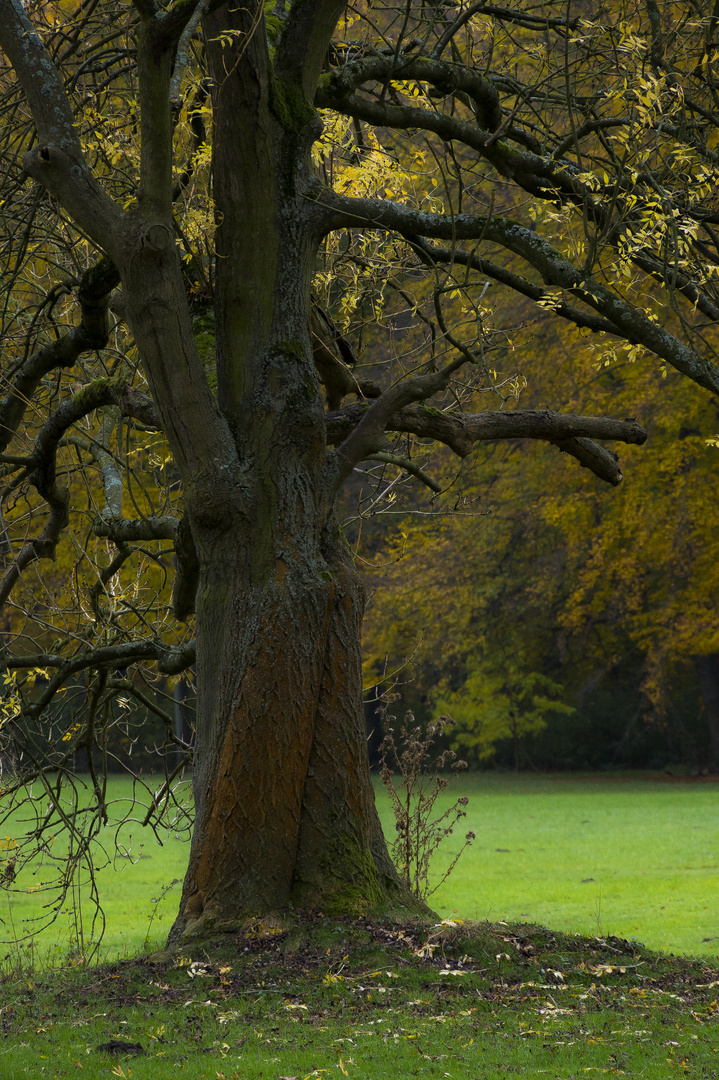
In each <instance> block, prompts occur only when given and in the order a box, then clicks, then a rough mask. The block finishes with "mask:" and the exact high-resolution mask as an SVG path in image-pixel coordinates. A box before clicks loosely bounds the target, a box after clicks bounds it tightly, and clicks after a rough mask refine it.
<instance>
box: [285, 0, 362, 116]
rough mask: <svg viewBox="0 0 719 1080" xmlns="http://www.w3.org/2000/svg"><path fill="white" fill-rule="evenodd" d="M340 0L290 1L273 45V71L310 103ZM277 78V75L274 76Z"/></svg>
mask: <svg viewBox="0 0 719 1080" xmlns="http://www.w3.org/2000/svg"><path fill="white" fill-rule="evenodd" d="M344 8H345V4H344V0H294V3H293V4H292V5H291V7H290V10H289V14H288V17H287V22H286V24H285V27H284V30H283V32H282V36H281V38H280V41H279V43H278V46H277V53H276V57H275V64H274V69H275V72H276V73H277V75H280V76H281V78H282V79H283V80H285V79H286V80H288V81H291V82H294V83H296V84H297V85H298V86H300V87H301V88H302V90H303V92H304V95H305V99H306V100H307V101H308V102H311V101H312V98H313V96H314V93H315V88H316V86H317V80H318V78H319V75H320V71H321V70H322V65H323V63H324V59H325V56H326V54H327V49H328V48H329V44H330V40H331V38H332V33H333V31H334V28H335V26H336V25H337V20H338V19H339V17H340V15H341V14H342V12H343V10H344ZM276 77H277V76H276Z"/></svg>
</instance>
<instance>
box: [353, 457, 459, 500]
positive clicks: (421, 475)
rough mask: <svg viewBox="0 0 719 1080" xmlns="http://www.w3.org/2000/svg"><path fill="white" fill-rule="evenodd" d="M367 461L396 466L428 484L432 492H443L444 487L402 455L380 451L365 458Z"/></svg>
mask: <svg viewBox="0 0 719 1080" xmlns="http://www.w3.org/2000/svg"><path fill="white" fill-rule="evenodd" d="M365 461H381V462H382V463H383V464H385V465H396V466H397V468H398V469H404V471H405V472H408V473H411V474H412V476H416V477H417V479H418V480H421V481H422V483H423V484H426V485H427V487H428V488H431V490H432V491H436V492H437V494H439V492H441V490H442V485H441V484H438V483H437V481H436V480H433V479H432V477H431V476H429V474H428V473H426V472H425V471H424V469H420V467H419V465H415V463H414V462H413V461H410V459H409V458H406V457H403V456H402V455H401V454H390V453H386V452H385V451H378V453H376V454H370V455H369V457H367V458H365Z"/></svg>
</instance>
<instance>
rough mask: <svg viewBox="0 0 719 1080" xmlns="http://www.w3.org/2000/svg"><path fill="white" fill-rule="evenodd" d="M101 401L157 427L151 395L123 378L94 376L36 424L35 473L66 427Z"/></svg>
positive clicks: (42, 467)
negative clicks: (97, 377)
mask: <svg viewBox="0 0 719 1080" xmlns="http://www.w3.org/2000/svg"><path fill="white" fill-rule="evenodd" d="M102 405H116V406H117V407H118V408H119V410H120V413H121V415H122V416H133V417H135V419H137V420H139V421H140V422H141V423H142V424H144V425H145V426H146V427H149V428H153V429H160V427H161V425H160V419H159V417H158V415H157V410H156V409H155V406H154V403H153V402H152V400H151V398H149V397H147V396H146V395H145V394H141V393H140V392H139V391H137V390H133V388H132V387H131V386H129V385H128V383H127V382H126V381H125V380H124V379H96V380H95V382H92V383H88V385H87V386H85V387H83V389H82V390H80V391H79V392H78V393H77V394H75V395H74V397H72V398H70V400H69V401H66V402H65V403H64V404H62V405H61V406H60V407H59V408H58V409H56V410H55V412H54V413H52V415H51V416H50V417H49V419H48V420H47V421H46V422H45V424H44V425H43V426H42V427H41V428H40V431H39V432H38V434H37V437H36V439H35V450H34V452H33V455H32V460H33V462H34V464H35V467H36V471H37V473H41V472H43V471H44V470H46V469H47V468H48V465H49V463H50V460H51V458H53V457H54V454H55V451H56V449H57V445H58V443H59V441H60V439H61V438H62V437H63V435H64V434H65V432H66V431H67V429H68V428H69V427H71V426H72V425H73V424H75V423H77V421H78V420H80V419H82V417H83V416H87V415H88V413H91V412H93V410H94V409H99V408H100V407H101V406H102Z"/></svg>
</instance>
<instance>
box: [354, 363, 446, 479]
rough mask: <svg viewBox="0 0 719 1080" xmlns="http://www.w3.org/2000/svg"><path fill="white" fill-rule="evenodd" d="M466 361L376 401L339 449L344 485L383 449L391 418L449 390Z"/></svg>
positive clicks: (401, 385)
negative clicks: (402, 410)
mask: <svg viewBox="0 0 719 1080" xmlns="http://www.w3.org/2000/svg"><path fill="white" fill-rule="evenodd" d="M466 362H467V361H466V358H465V357H464V356H460V357H458V358H457V359H455V360H452V361H451V362H450V363H449V364H446V365H445V367H444V368H442V370H441V371H435V372H430V373H428V374H427V375H416V376H415V377H414V378H410V379H403V380H402V381H401V382H398V383H396V385H395V386H392V387H390V389H389V390H385V392H384V393H383V394H382V395H381V396H380V397H378V398H375V400H374V401H373V402H372V404H371V405H370V406H369V408H368V409H366V411H365V412H364V414H363V415H362V416H361V417H360V419H359V422H358V423H357V426H356V427H355V428H353V429H352V430H351V431H350V433H349V434H348V436H347V438H346V439H345V440H344V441H343V442H342V443H341V445H340V447H339V450H338V452H337V461H338V467H339V469H338V480H337V482H338V483H342V481H343V480H346V479H347V477H348V476H349V475H350V474H351V473H352V471H353V470H354V468H355V466H356V465H358V464H359V462H360V461H364V460H365V459H366V458H367V457H369V456H370V455H371V454H373V453H376V452H377V451H378V450H381V449H382V435H383V434H384V432H385V431H386V429H387V427H388V426H389V421H390V418H391V417H392V416H393V415H394V414H395V413H396V412H397V411H398V410H399V409H402V408H403V407H404V406H405V405H410V404H411V403H412V402H416V401H424V400H425V399H426V398H428V397H432V396H433V395H434V394H437V393H439V391H440V390H444V389H446V387H447V385H448V383H449V380H450V379H451V377H452V375H453V374H454V372H455V371H457V369H458V368H460V367H462V366H463V365H464V364H466Z"/></svg>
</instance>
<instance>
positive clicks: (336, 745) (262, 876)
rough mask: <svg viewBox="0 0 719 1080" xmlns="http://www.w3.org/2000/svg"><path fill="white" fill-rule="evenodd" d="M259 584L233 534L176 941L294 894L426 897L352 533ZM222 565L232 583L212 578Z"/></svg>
mask: <svg viewBox="0 0 719 1080" xmlns="http://www.w3.org/2000/svg"><path fill="white" fill-rule="evenodd" d="M328 546H329V548H330V550H327V548H325V553H324V554H325V556H326V558H325V559H323V560H322V562H323V564H324V565H323V567H322V568H320V567H319V566H318V567H317V568H315V570H314V572H312V571H310V570H309V569H308V568H307V567H303V568H297V567H295V568H288V567H287V566H286V565H285V564H284V563H280V565H279V566H278V569H277V573H276V574H275V576H274V577H273V579H272V580H271V581H268V582H267V583H266V584H265V585H264V586H262V587H260V588H256V589H248V588H247V584H246V580H244V575H243V574H242V572H241V571H240V573H239V574H238V572H237V569H236V568H237V567H238V566H240V567H241V566H242V564H243V563H244V562H245V559H246V549H245V551H244V552H242V551H238V550H237V547H236V544H235V543H232V542H229V543H228V544H227V546H226V548H225V550H224V551H223V553H222V556H220V553H219V552H217V548H215V553H216V555H217V556H218V557H217V559H216V562H215V564H214V566H213V567H212V568H208V569H207V570H206V571H205V575H204V580H203V584H202V585H201V596H202V599H201V602H200V607H199V610H198V619H199V620H200V625H199V626H198V650H199V651H198V680H199V688H200V696H199V711H198V722H197V727H198V745H197V767H196V769H195V776H194V792H195V805H196V821H195V828H194V834H193V840H192V847H191V853H190V865H189V869H188V872H187V876H186V879H185V884H184V890H183V896H182V902H181V907H180V914H179V917H178V920H177V922H176V924H175V927H174V929H173V932H172V935H171V940H177V939H178V938H179V937H180V936H183V935H184V936H187V935H194V934H197V933H211V932H213V931H216V930H221V929H223V928H229V927H232V926H236V925H237V924H238V922H239V921H241V920H242V919H243V918H246V917H247V916H249V915H252V914H257V913H260V912H267V911H278V910H281V909H283V908H285V909H286V908H288V907H292V906H296V907H301V908H305V909H307V908H311V909H314V910H322V911H324V912H327V913H330V912H331V913H335V912H336V913H340V912H343V913H350V914H359V913H361V912H366V911H368V910H376V909H379V908H382V907H387V906H390V905H395V906H397V905H399V904H403V905H404V906H407V907H410V908H415V909H419V908H420V906H421V905H419V904H417V903H415V902H414V900H413V898H412V897H410V896H409V895H408V894H407V893H406V891H405V890H404V888H403V886H402V885H401V884H400V882H399V879H398V877H397V875H396V873H395V871H394V868H393V866H392V864H391V862H390V860H389V857H388V855H387V850H386V846H385V843H384V839H383V836H382V832H381V828H380V825H379V820H378V817H377V813H376V810H375V806H374V795H373V791H372V786H371V782H370V774H369V765H368V758H367V749H366V741H365V740H366V736H365V732H364V720H363V710H362V686H361V677H360V676H361V667H360V660H361V656H360V636H359V635H360V624H361V618H362V606H363V598H362V586H361V583H360V581H359V579H358V577H357V574H356V572H355V571H354V568H353V567H352V565H351V563H350V561H349V559H348V557H347V556H346V555H345V553H344V551H343V550H342V547H341V545H339V544H337V543H334V544H330V545H328ZM213 574H217V580H218V583H219V584H220V589H219V590H215V589H213V588H212V587H210V585H209V580H208V579H209V578H210V577H211V576H212V575H213Z"/></svg>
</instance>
